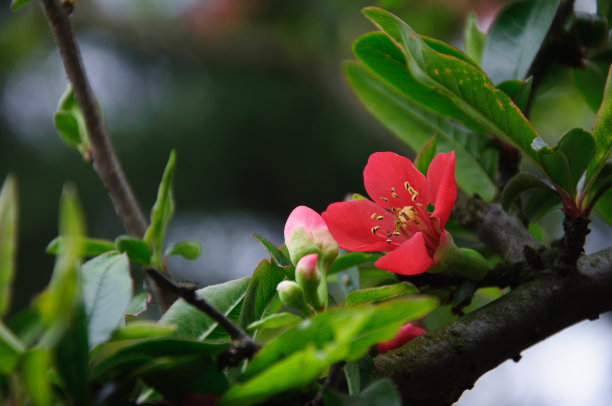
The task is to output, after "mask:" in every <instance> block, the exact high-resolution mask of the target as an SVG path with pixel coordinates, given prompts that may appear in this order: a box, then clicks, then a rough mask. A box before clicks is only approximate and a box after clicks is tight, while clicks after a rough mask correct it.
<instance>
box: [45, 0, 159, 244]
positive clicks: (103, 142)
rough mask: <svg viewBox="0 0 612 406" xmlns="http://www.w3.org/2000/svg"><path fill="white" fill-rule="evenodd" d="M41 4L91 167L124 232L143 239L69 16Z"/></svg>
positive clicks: (48, 0) (50, 2)
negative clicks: (79, 120)
mask: <svg viewBox="0 0 612 406" xmlns="http://www.w3.org/2000/svg"><path fill="white" fill-rule="evenodd" d="M40 2H41V4H42V6H43V10H44V11H45V15H46V17H47V21H48V22H49V26H50V27H51V31H52V32H53V36H54V37H55V41H56V42H57V47H58V49H59V53H60V55H61V57H62V61H63V63H64V68H65V70H66V74H67V75H68V79H69V80H70V83H72V87H73V89H74V95H75V97H76V100H77V102H78V103H79V106H80V107H81V111H82V112H83V116H84V118H85V126H86V127H87V133H88V134H89V138H90V140H91V153H92V157H93V162H94V168H95V169H96V171H97V172H98V175H99V176H100V178H101V179H102V183H104V186H105V187H106V191H107V192H108V194H109V196H110V198H111V200H112V201H113V204H114V206H115V210H116V211H117V214H118V215H119V218H120V219H121V221H122V223H123V225H124V226H125V228H126V230H127V232H128V233H129V234H130V235H133V236H135V237H139V238H142V236H143V235H144V233H145V230H146V229H147V222H146V220H145V217H144V215H143V214H142V211H141V210H140V207H139V206H138V203H137V202H136V198H135V197H134V193H133V192H132V189H131V188H130V185H129V183H128V182H127V180H126V178H125V175H124V174H123V170H122V169H121V165H120V163H119V160H118V159H117V157H116V155H115V152H114V151H113V147H112V145H111V143H110V140H109V138H108V134H107V131H106V127H105V125H104V122H103V121H102V117H101V115H100V110H99V109H98V105H97V103H96V101H95V97H94V94H93V91H92V90H91V86H90V85H89V81H88V79H87V75H86V73H85V68H84V67H83V62H82V61H81V54H80V52H79V48H78V46H77V43H76V41H75V39H74V35H73V32H72V26H71V25H70V19H69V18H68V14H67V12H66V11H65V10H64V9H63V8H62V7H61V5H60V4H59V3H58V1H57V0H40Z"/></svg>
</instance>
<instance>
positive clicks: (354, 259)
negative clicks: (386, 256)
mask: <svg viewBox="0 0 612 406" xmlns="http://www.w3.org/2000/svg"><path fill="white" fill-rule="evenodd" d="M378 258H380V254H371V253H367V252H349V253H346V254H344V255H340V256H339V257H338V258H336V260H335V261H334V262H333V263H332V265H331V267H330V269H329V273H328V275H333V274H335V273H338V272H342V271H345V270H347V269H349V268H352V267H354V266H362V265H368V264H371V263H373V262H375V261H376V260H377V259H378Z"/></svg>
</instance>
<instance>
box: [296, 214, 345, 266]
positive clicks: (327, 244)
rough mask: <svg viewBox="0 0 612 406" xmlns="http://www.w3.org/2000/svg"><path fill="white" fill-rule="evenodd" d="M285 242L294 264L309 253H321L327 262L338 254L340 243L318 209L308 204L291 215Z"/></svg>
mask: <svg viewBox="0 0 612 406" xmlns="http://www.w3.org/2000/svg"><path fill="white" fill-rule="evenodd" d="M285 244H286V245H287V249H288V250H289V256H290V257H291V262H293V263H294V264H297V263H298V261H299V260H300V259H301V258H302V257H303V256H305V255H308V254H321V255H322V257H323V259H324V260H325V261H326V262H327V261H329V262H331V261H332V260H333V259H334V258H335V257H336V256H337V255H338V244H337V243H336V241H335V240H334V238H333V237H332V235H331V234H330V232H329V230H328V229H327V224H325V222H324V221H323V218H321V216H320V215H319V214H318V213H317V212H316V211H314V210H312V209H311V208H309V207H306V206H298V207H296V208H295V209H294V210H293V211H292V212H291V214H290V215H289V218H288V219H287V223H286V224H285Z"/></svg>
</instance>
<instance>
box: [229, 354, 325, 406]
mask: <svg viewBox="0 0 612 406" xmlns="http://www.w3.org/2000/svg"><path fill="white" fill-rule="evenodd" d="M333 355H334V353H333V352H332V351H321V350H319V349H316V348H315V347H314V346H312V345H311V346H308V347H306V348H305V349H302V350H300V351H296V352H294V353H292V354H290V355H289V356H288V357H287V358H285V359H283V360H281V361H279V362H277V363H275V364H274V365H272V366H271V367H270V368H268V369H266V370H265V371H263V372H262V373H260V374H259V375H257V376H255V377H254V378H252V379H250V380H249V381H247V382H245V383H237V384H234V385H233V386H232V387H231V388H230V389H229V390H228V391H227V392H226V393H225V394H224V395H223V396H222V397H221V400H220V402H219V403H217V405H218V406H226V405H236V406H248V405H252V404H255V403H261V402H262V401H264V400H266V399H267V398H269V397H270V396H273V395H275V394H278V393H281V392H284V391H287V390H290V389H297V388H303V387H306V386H307V385H309V384H310V383H311V382H313V381H314V380H315V379H316V378H317V377H318V376H319V375H321V373H322V372H323V371H324V370H325V369H326V368H327V367H329V365H331V364H332V363H333V359H334V357H333Z"/></svg>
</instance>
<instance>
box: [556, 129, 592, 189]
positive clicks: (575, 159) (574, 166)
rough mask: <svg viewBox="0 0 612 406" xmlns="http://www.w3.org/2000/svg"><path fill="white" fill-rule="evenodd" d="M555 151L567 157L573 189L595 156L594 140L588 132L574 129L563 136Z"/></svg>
mask: <svg viewBox="0 0 612 406" xmlns="http://www.w3.org/2000/svg"><path fill="white" fill-rule="evenodd" d="M557 149H558V150H559V151H561V152H563V153H564V154H565V156H566V157H567V160H568V163H569V168H570V175H571V180H572V187H573V188H574V189H575V188H576V185H577V184H578V181H579V180H580V178H581V177H582V174H583V173H584V171H585V170H586V168H587V166H588V164H589V163H591V161H592V159H593V156H594V155H595V140H594V139H593V136H592V135H591V134H590V133H589V132H587V131H585V130H583V129H581V128H574V129H573V130H570V131H568V132H567V133H566V134H565V135H563V137H562V138H561V140H559V145H558V146H557Z"/></svg>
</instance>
